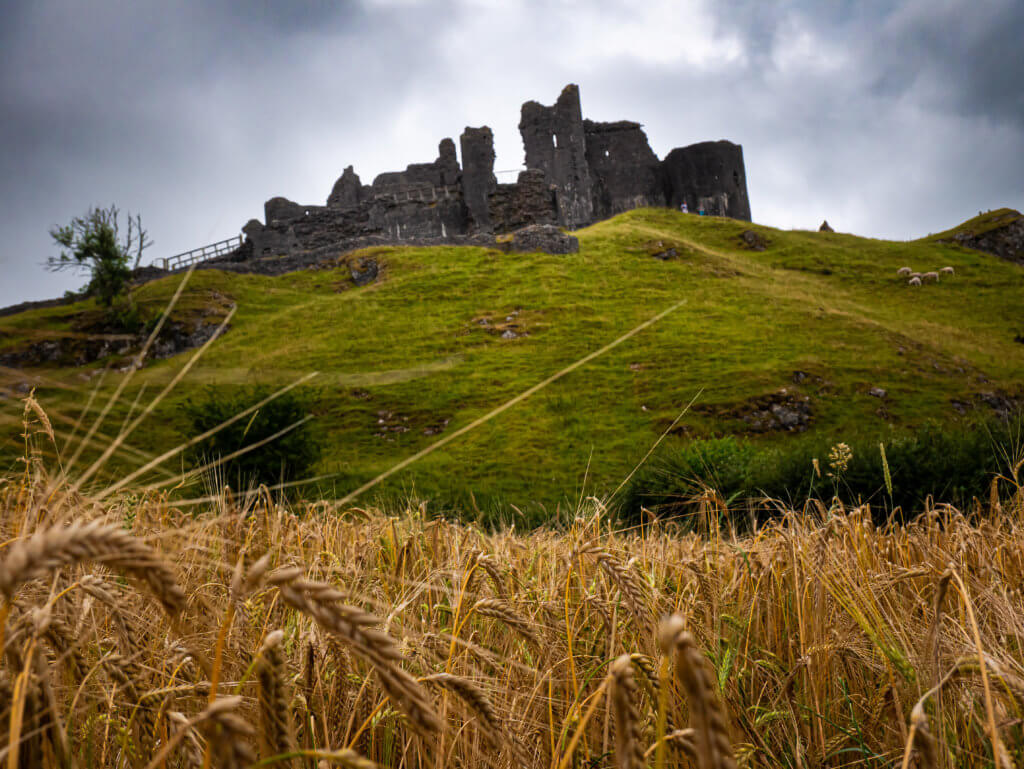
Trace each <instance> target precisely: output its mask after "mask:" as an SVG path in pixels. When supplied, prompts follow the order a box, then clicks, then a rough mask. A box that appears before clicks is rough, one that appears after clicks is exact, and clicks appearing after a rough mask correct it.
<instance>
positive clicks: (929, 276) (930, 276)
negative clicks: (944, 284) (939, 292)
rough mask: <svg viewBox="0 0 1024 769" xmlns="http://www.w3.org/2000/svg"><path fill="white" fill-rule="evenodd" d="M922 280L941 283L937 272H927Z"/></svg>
mask: <svg viewBox="0 0 1024 769" xmlns="http://www.w3.org/2000/svg"><path fill="white" fill-rule="evenodd" d="M921 278H922V280H934V281H935V282H936V283H938V282H939V273H937V272H926V273H925V274H924V275H922V276H921Z"/></svg>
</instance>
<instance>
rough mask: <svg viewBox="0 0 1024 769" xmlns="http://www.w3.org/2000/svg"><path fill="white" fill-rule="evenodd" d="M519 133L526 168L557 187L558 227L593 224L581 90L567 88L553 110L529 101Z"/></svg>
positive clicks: (591, 181) (573, 86)
mask: <svg viewBox="0 0 1024 769" xmlns="http://www.w3.org/2000/svg"><path fill="white" fill-rule="evenodd" d="M519 133H520V134H521V135H522V137H523V146H524V148H525V149H526V167H527V168H539V169H540V170H542V171H544V173H545V174H546V175H547V178H548V181H549V182H551V184H553V185H555V199H556V201H557V203H558V221H559V224H561V225H562V226H563V227H569V228H576V227H580V226H583V225H585V224H590V223H591V222H592V221H594V204H593V180H592V178H591V174H590V166H589V165H588V164H587V141H586V135H585V132H584V130H583V113H582V111H581V109H580V91H579V87H578V86H576V85H572V84H570V85H567V86H566V87H565V89H564V90H563V91H562V93H561V95H560V96H559V97H558V101H556V102H555V104H554V105H553V106H551V107H545V106H544V105H543V104H539V103H537V102H535V101H528V102H526V104H524V105H523V107H522V111H521V112H520V120H519Z"/></svg>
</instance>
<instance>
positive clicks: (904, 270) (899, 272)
mask: <svg viewBox="0 0 1024 769" xmlns="http://www.w3.org/2000/svg"><path fill="white" fill-rule="evenodd" d="M911 272H913V270H911V269H910V268H909V267H900V268H899V269H898V270H896V274H897V275H909V274H910V273H911Z"/></svg>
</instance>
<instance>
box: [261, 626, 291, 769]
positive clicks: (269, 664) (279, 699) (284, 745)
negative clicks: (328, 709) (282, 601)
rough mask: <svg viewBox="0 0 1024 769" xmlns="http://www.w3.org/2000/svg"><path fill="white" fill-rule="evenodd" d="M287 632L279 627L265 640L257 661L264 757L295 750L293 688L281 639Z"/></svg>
mask: <svg viewBox="0 0 1024 769" xmlns="http://www.w3.org/2000/svg"><path fill="white" fill-rule="evenodd" d="M282 640H284V631H283V630H275V631H274V632H273V633H270V634H269V635H268V636H267V637H266V638H265V639H264V641H263V646H261V647H260V650H259V652H258V655H259V656H258V659H257V662H256V678H257V679H258V680H259V683H260V690H259V709H260V725H261V727H262V732H261V734H260V741H261V744H262V746H263V751H262V752H263V754H264V755H263V756H262V757H263V758H269V757H270V756H273V755H277V754H279V753H291V752H292V751H293V750H295V736H294V732H293V731H292V719H291V687H290V685H289V683H288V665H287V662H286V661H285V657H284V652H283V651H282V650H281V642H282Z"/></svg>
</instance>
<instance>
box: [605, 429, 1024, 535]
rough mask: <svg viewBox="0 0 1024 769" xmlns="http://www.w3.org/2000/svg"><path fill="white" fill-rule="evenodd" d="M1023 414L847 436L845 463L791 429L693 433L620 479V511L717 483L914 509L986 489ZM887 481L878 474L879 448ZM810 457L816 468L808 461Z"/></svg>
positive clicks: (741, 494)
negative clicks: (765, 440)
mask: <svg viewBox="0 0 1024 769" xmlns="http://www.w3.org/2000/svg"><path fill="white" fill-rule="evenodd" d="M1022 442H1024V415H1022V414H1018V415H1016V416H1015V417H1013V418H1011V419H1009V420H1007V421H1000V420H995V419H993V420H990V421H982V422H978V423H974V424H968V425H964V426H960V427H953V428H950V427H947V426H941V425H937V424H926V425H925V426H923V427H921V428H919V429H918V430H916V431H915V432H913V433H906V434H898V433H887V434H881V435H876V436H872V437H870V438H862V439H858V440H854V441H851V442H850V445H849V448H850V451H851V453H852V457H851V458H850V459H849V462H848V463H847V464H846V466H845V469H842V470H839V468H832V467H830V465H829V459H828V457H829V453H830V450H831V448H832V447H833V445H834V442H832V441H826V440H824V439H812V440H807V439H799V438H797V439H794V441H793V442H790V443H787V444H785V445H782V446H774V447H761V446H757V445H755V444H753V443H751V442H749V441H746V440H742V439H737V438H733V437H728V438H719V439H713V440H704V441H694V442H692V443H690V444H687V445H686V446H683V447H681V448H678V449H676V450H674V451H669V452H666V453H663V454H662V455H661V456H656V457H655V458H654V459H653V460H652V461H651V462H650V463H649V465H648V467H647V468H646V469H644V470H642V471H641V472H639V473H637V475H636V476H635V477H634V479H633V481H632V482H631V483H630V486H629V487H628V488H627V490H626V493H625V495H624V497H623V501H622V504H621V507H620V515H622V517H623V518H624V519H625V520H626V521H627V522H630V523H634V524H635V523H640V522H641V511H640V508H641V506H643V507H646V508H647V509H649V510H652V511H653V512H655V513H657V514H659V515H661V516H668V517H672V516H679V515H683V514H686V513H689V512H691V511H692V509H693V500H694V497H696V496H697V495H699V494H700V493H701V492H702V491H703V490H704V489H706V488H712V489H715V490H716V491H717V492H718V493H719V494H720V495H721V496H722V497H723V498H724V499H725V500H726V501H727V502H729V503H734V502H737V501H741V500H745V499H749V498H763V497H769V498H771V499H779V500H782V501H784V502H786V503H787V504H788V505H792V506H794V507H797V508H799V507H800V506H801V504H802V503H803V502H804V501H805V500H807V499H808V498H811V497H816V498H819V499H826V500H827V499H831V498H832V497H833V496H838V497H839V498H840V499H842V500H844V501H846V502H852V503H857V502H870V503H872V505H874V506H876V510H878V511H879V512H880V513H883V514H884V511H892V510H894V509H896V508H899V509H900V511H901V513H902V514H903V515H904V516H910V515H913V514H915V513H917V512H919V511H920V510H921V509H922V508H923V506H924V502H925V500H926V499H927V497H929V496H931V497H933V498H934V499H936V500H940V501H943V502H950V503H953V504H956V505H960V506H965V505H967V504H968V503H969V502H970V501H971V499H972V498H973V497H978V498H981V499H984V498H987V495H988V492H989V488H990V485H991V483H992V478H993V477H994V476H995V475H997V474H1000V473H1006V472H1007V471H1008V469H1009V468H1010V467H1011V466H1012V465H1013V464H1014V462H1015V461H1019V460H1020V458H1021V451H1022ZM879 444H884V446H885V459H886V463H887V464H888V467H889V474H890V478H891V482H892V492H891V494H890V492H889V490H888V488H887V486H886V481H885V468H884V466H883V460H882V451H881V449H880V447H879ZM815 460H817V466H818V469H817V470H815Z"/></svg>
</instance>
